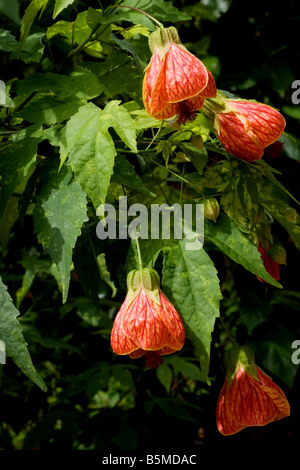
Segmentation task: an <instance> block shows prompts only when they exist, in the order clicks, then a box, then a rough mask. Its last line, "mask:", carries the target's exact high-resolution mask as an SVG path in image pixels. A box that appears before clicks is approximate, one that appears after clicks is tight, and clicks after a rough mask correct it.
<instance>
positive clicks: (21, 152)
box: [0, 137, 39, 217]
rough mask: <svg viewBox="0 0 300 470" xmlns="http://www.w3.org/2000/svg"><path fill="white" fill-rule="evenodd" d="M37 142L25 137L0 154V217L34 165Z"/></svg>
mask: <svg viewBox="0 0 300 470" xmlns="http://www.w3.org/2000/svg"><path fill="white" fill-rule="evenodd" d="M38 142H39V141H38V140H37V139H33V138H30V137H27V138H24V139H22V140H20V141H18V142H14V143H12V144H11V145H9V146H8V147H7V148H6V149H5V150H4V151H3V152H2V154H1V159H0V174H1V175H2V188H1V194H0V217H1V216H2V214H3V212H4V209H5V206H6V204H7V202H8V200H9V198H10V197H11V195H12V193H13V192H14V191H15V189H16V187H17V186H18V184H19V183H20V182H21V181H22V179H23V177H25V176H26V175H27V174H28V171H29V170H30V167H31V166H32V165H33V164H34V162H35V160H36V156H37V145H38Z"/></svg>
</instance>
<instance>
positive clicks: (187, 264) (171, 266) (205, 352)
mask: <svg viewBox="0 0 300 470" xmlns="http://www.w3.org/2000/svg"><path fill="white" fill-rule="evenodd" d="M162 284H163V289H164V290H165V293H166V295H167V296H168V297H169V299H170V300H171V301H172V300H174V304H175V307H176V308H177V309H178V312H179V313H180V314H181V317H182V319H183V322H184V325H185V328H186V332H187V336H188V337H189V338H190V340H191V341H192V343H193V345H194V347H195V351H196V354H197V356H198V357H199V360H200V365H201V372H202V374H203V377H204V379H205V380H206V381H207V382H208V383H209V379H208V371H209V361H210V343H211V333H212V331H213V329H214V323H215V319H216V318H217V317H218V316H219V301H220V299H221V298H222V295H221V292H220V286H219V279H218V275H217V271H216V269H215V267H214V264H213V262H212V260H211V259H210V258H209V256H208V254H207V253H206V252H205V250H204V249H200V250H185V249H184V243H183V242H182V241H178V242H177V243H175V242H174V243H173V244H172V247H171V249H170V250H168V251H166V252H165V256H164V267H163V282H162Z"/></svg>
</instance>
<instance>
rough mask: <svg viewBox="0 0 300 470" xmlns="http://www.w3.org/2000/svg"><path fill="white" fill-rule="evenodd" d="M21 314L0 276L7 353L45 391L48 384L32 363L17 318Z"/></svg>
mask: <svg viewBox="0 0 300 470" xmlns="http://www.w3.org/2000/svg"><path fill="white" fill-rule="evenodd" d="M19 314H20V312H19V311H18V310H17V309H16V307H15V306H14V304H13V302H12V299H11V297H10V295H9V293H8V292H7V287H6V286H5V285H4V284H3V282H2V279H1V277H0V339H1V340H2V341H4V343H5V346H6V352H7V355H8V356H9V357H11V358H12V360H13V361H14V363H15V364H16V365H17V366H18V367H19V368H20V369H21V371H22V372H23V373H24V374H25V375H27V377H28V378H29V379H30V380H32V381H33V382H34V383H35V384H36V385H37V386H38V387H40V389H41V390H43V391H44V392H45V391H46V390H47V387H46V384H45V383H44V381H43V380H42V378H41V377H40V375H39V374H38V373H37V371H36V369H35V368H34V366H33V364H32V361H31V358H30V355H29V352H28V349H27V346H26V343H25V340H24V337H23V334H22V328H21V325H20V323H19V321H18V320H17V316H18V315H19Z"/></svg>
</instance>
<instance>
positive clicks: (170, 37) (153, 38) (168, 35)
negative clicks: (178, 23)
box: [149, 26, 181, 59]
mask: <svg viewBox="0 0 300 470" xmlns="http://www.w3.org/2000/svg"><path fill="white" fill-rule="evenodd" d="M171 43H175V44H178V45H181V42H180V38H179V35H178V32H177V29H176V28H174V26H171V27H170V28H158V29H157V30H156V31H154V33H152V34H150V36H149V47H150V50H151V52H152V54H153V52H154V51H156V52H157V53H158V55H159V57H160V59H162V58H163V57H164V56H165V55H166V53H167V52H168V50H169V48H170V46H171Z"/></svg>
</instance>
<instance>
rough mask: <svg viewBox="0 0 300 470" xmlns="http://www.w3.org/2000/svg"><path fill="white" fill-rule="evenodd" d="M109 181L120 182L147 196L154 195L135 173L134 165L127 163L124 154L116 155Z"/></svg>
mask: <svg viewBox="0 0 300 470" xmlns="http://www.w3.org/2000/svg"><path fill="white" fill-rule="evenodd" d="M111 181H112V182H114V183H118V184H122V185H124V186H127V187H128V188H132V189H135V190H136V191H139V192H141V193H144V194H146V195H147V196H151V197H155V194H153V193H152V192H151V191H149V190H148V189H147V188H146V186H145V185H144V184H143V182H142V180H141V178H140V177H139V175H138V174H137V173H136V171H135V169H134V166H133V165H131V164H130V163H129V161H128V160H126V158H125V157H124V156H121V155H116V158H115V165H114V173H113V175H112V178H111Z"/></svg>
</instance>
